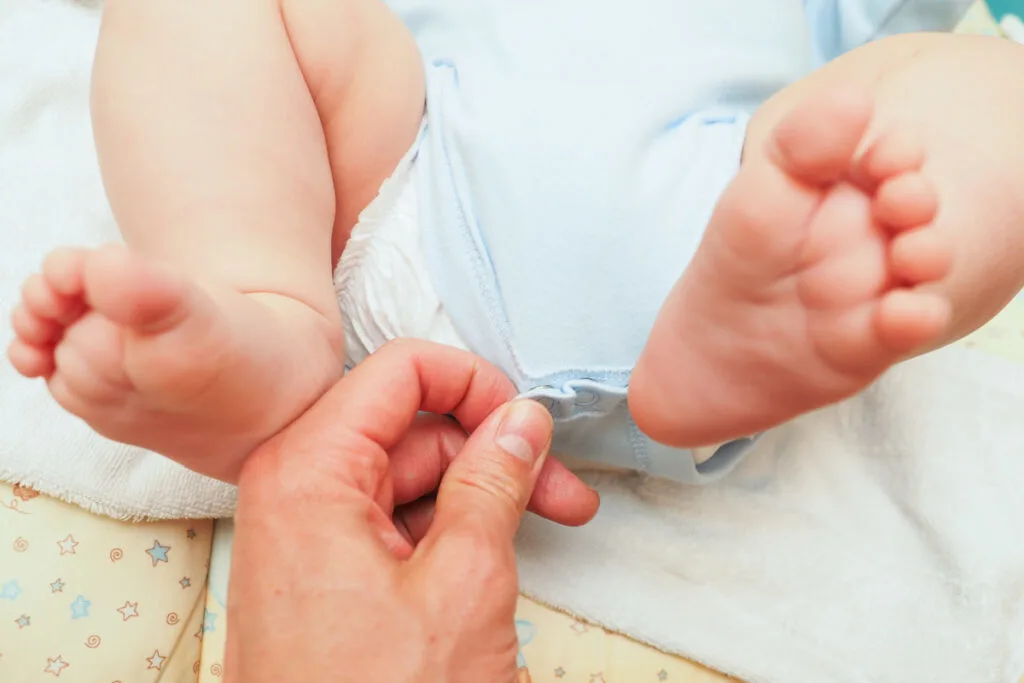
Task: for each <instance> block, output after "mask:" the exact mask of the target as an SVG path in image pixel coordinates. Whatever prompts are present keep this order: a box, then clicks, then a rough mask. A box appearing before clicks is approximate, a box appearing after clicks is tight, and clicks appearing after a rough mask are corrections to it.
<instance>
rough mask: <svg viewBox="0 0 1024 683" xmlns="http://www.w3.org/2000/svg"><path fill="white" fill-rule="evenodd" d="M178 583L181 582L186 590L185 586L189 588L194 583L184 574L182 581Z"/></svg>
mask: <svg viewBox="0 0 1024 683" xmlns="http://www.w3.org/2000/svg"><path fill="white" fill-rule="evenodd" d="M178 583H180V584H181V587H182V589H183V590H184V589H185V588H188V587H189V586H191V585H192V579H190V578H188V577H187V576H183V577H181V581H179V582H178Z"/></svg>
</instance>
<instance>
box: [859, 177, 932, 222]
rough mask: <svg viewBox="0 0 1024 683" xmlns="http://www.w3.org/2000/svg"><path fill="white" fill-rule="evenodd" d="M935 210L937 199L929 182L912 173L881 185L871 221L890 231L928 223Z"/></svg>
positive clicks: (876, 196)
mask: <svg viewBox="0 0 1024 683" xmlns="http://www.w3.org/2000/svg"><path fill="white" fill-rule="evenodd" d="M938 209H939V197H938V194H937V193H936V192H935V188H934V186H933V185H932V183H931V181H929V180H928V179H927V178H925V177H924V175H923V174H921V173H919V172H914V171H912V172H909V173H903V174H900V175H897V176H894V177H892V178H890V179H888V180H886V181H885V182H884V183H882V185H880V186H879V188H878V191H877V193H876V194H875V199H874V202H873V206H872V212H873V214H874V216H875V220H877V221H878V222H879V223H881V224H882V225H883V226H885V227H886V228H887V229H889V230H891V231H893V232H902V231H903V230H910V229H911V228H917V227H919V226H922V225H924V224H926V223H930V222H931V221H932V220H933V219H934V218H935V214H936V213H937V212H938Z"/></svg>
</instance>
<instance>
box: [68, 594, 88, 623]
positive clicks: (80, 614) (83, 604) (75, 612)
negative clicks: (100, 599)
mask: <svg viewBox="0 0 1024 683" xmlns="http://www.w3.org/2000/svg"><path fill="white" fill-rule="evenodd" d="M90 607H92V603H91V602H89V601H88V600H86V599H85V598H84V597H83V596H81V595H79V596H78V597H77V598H75V601H74V602H73V603H71V618H72V619H84V618H85V617H87V616H89V608H90Z"/></svg>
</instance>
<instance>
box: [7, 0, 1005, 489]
mask: <svg viewBox="0 0 1024 683" xmlns="http://www.w3.org/2000/svg"><path fill="white" fill-rule="evenodd" d="M813 4H814V3H803V2H801V1H799V0H776V1H775V2H771V3H769V2H763V1H762V2H758V3H751V2H746V1H745V0H742V1H741V0H715V1H714V2H706V1H705V0H643V2H641V3H640V4H639V5H637V6H635V7H634V6H630V8H629V9H628V12H627V10H626V9H625V7H624V6H623V5H621V4H619V3H615V4H612V3H598V4H597V5H594V3H592V2H590V3H586V4H584V3H583V2H582V1H581V0H546V2H544V3H532V2H527V1H526V0H517V1H514V2H513V1H512V0H507V1H500V0H477V1H476V2H460V1H458V0H389V2H387V3H385V2H381V1H380V0H213V1H206V2H181V0H146V1H145V2H140V1H139V0H107V2H106V6H105V8H104V17H103V25H102V29H101V37H100V43H99V48H98V52H97V55H96V63H95V69H94V83H93V112H94V125H95V137H96V143H97V148H98V152H99V158H100V164H101V168H102V171H103V175H104V181H105V185H106V188H107V192H108V195H109V199H110V202H111V204H112V207H113V210H114V212H115V215H116V217H117V220H118V223H119V225H120V228H121V230H122V232H123V234H124V236H125V239H126V242H127V244H128V248H127V249H125V248H115V247H108V248H102V249H96V250H73V249H64V250H58V251H56V252H54V253H53V254H51V255H50V256H49V257H48V258H47V260H46V262H45V264H44V266H43V268H42V272H41V273H40V274H38V275H35V276H33V277H32V278H30V279H29V280H28V281H27V282H26V283H25V286H24V292H23V301H22V304H21V306H20V307H19V308H18V309H17V310H16V311H15V313H14V316H13V325H14V329H15V331H16V333H17V339H16V340H15V341H14V343H13V344H12V346H11V347H10V350H9V355H10V359H11V362H12V363H13V365H14V367H15V368H17V369H18V371H19V372H21V373H22V374H23V375H25V376H27V377H42V378H45V379H46V381H47V382H48V384H49V388H50V391H51V392H52V394H53V396H54V398H55V399H56V400H57V401H58V402H59V403H60V404H61V405H62V406H64V408H66V409H67V410H69V411H71V412H72V413H74V414H75V415H78V416H79V417H81V418H82V419H84V420H85V421H86V422H88V423H89V424H90V425H91V426H92V427H93V428H94V429H95V430H96V431H98V432H100V433H101V434H104V435H106V436H108V437H110V438H112V439H115V440H118V441H123V442H127V443H131V444H135V445H138V446H142V447H145V448H148V449H151V450H154V451H157V452H160V453H162V454H164V455H166V456H168V457H171V458H173V459H175V460H178V461H180V462H181V463H183V464H185V465H186V466H188V467H190V468H192V469H194V470H197V471H200V472H203V473H205V474H209V475H211V476H214V477H217V478H220V479H223V480H226V481H233V480H234V479H235V478H236V476H237V474H238V472H239V468H240V466H241V464H242V462H243V461H244V459H245V457H246V455H247V454H248V453H250V452H251V451H252V450H253V449H254V448H255V447H256V446H257V445H259V444H260V443H261V442H263V441H264V440H266V439H267V438H269V437H270V436H272V435H273V434H275V433H276V432H278V431H279V430H281V429H282V428H283V427H284V426H285V425H287V424H288V423H289V422H290V421H292V420H293V419H295V418H296V417H297V416H298V415H300V414H301V413H302V412H303V411H304V410H306V408H307V407H308V406H309V405H310V404H311V403H312V402H314V401H315V400H316V399H317V398H318V397H319V396H320V395H321V394H322V393H323V392H324V391H325V390H326V389H327V388H328V387H329V386H331V385H332V384H333V383H334V382H336V381H337V380H338V378H339V377H340V376H341V375H342V373H343V370H344V366H345V360H346V350H345V348H344V332H343V327H342V318H341V314H340V312H339V310H338V304H337V300H336V295H335V289H334V286H333V283H332V273H333V269H334V266H335V265H336V264H337V263H338V260H339V258H340V257H341V254H342V252H343V250H344V249H345V247H346V244H347V242H348V240H349V237H350V235H351V233H352V230H353V228H354V226H356V224H357V222H358V220H359V216H360V214H361V212H362V211H363V209H364V208H365V207H367V205H368V204H370V203H371V201H372V200H373V199H374V198H375V197H376V196H377V193H378V190H379V189H380V187H381V185H382V183H383V182H384V181H385V180H386V179H388V178H389V176H391V175H392V173H393V172H394V171H395V169H396V167H398V165H399V162H400V161H401V160H402V159H403V158H405V159H408V160H409V163H411V164H412V165H413V166H414V167H415V168H416V177H417V180H416V183H417V185H416V191H417V197H418V206H419V213H418V222H419V224H420V225H421V227H422V231H423V236H422V241H423V249H424V253H425V254H426V257H427V260H428V261H429V262H430V264H431V267H432V272H431V274H432V278H433V279H434V280H435V285H436V287H437V292H438V294H439V296H440V298H441V300H442V302H443V304H444V306H445V307H446V309H447V310H448V312H449V313H450V315H451V317H452V321H453V324H454V325H455V327H456V328H457V329H458V331H459V333H460V334H461V335H462V336H463V338H465V339H466V340H467V343H468V345H469V346H470V348H472V349H473V350H474V351H476V352H477V353H480V354H481V355H482V356H484V357H485V358H487V359H488V360H490V361H492V362H495V363H497V364H498V365H499V366H500V367H502V368H503V369H505V370H506V371H508V372H509V373H510V374H511V375H512V376H513V377H514V379H515V380H516V381H517V384H518V385H519V387H520V389H522V390H523V391H524V392H526V393H530V392H531V391H534V393H537V394H538V395H540V394H544V392H545V391H548V392H549V393H551V392H554V394H553V395H555V396H556V397H557V396H559V395H561V394H559V392H562V393H563V394H566V395H571V397H572V398H573V400H574V401H575V405H577V406H584V407H586V406H588V405H591V404H593V405H597V406H598V407H597V408H594V409H593V410H589V411H588V410H583V411H582V416H583V417H585V418H586V420H582V421H581V420H580V419H577V418H579V417H580V416H581V413H580V412H575V413H572V414H568V413H567V414H565V415H563V416H562V417H563V418H564V419H562V420H560V422H559V429H560V430H567V433H569V432H572V433H574V434H576V435H577V436H579V438H578V439H576V438H575V437H574V438H573V439H570V440H569V442H568V443H569V445H568V446H567V448H566V449H567V450H570V451H571V450H573V449H574V448H575V450H577V451H580V452H581V454H583V455H586V454H587V453H586V452H585V451H586V450H587V448H588V445H587V444H588V443H589V442H588V440H587V439H588V438H590V437H593V438H597V437H596V436H594V435H597V436H601V435H603V434H605V432H603V431H602V428H601V427H600V425H601V424H602V420H606V421H607V420H614V419H619V418H616V417H615V416H616V415H618V413H620V412H622V411H624V410H627V409H628V414H627V416H626V418H623V420H624V421H622V424H621V425H619V426H616V427H615V429H617V430H620V431H622V430H625V431H623V432H622V433H624V434H626V433H627V432H628V434H627V436H628V441H629V443H631V444H634V445H636V444H638V443H641V441H638V435H637V433H634V432H630V431H629V430H630V429H631V428H632V426H638V427H639V429H640V430H642V432H644V433H646V434H647V435H648V436H649V437H651V438H652V439H654V440H655V441H658V442H661V443H664V444H669V445H671V446H673V447H697V446H708V445H712V444H718V443H721V442H724V441H727V440H730V439H737V438H740V437H744V436H748V435H752V434H756V433H758V432H760V431H762V430H764V429H767V428H770V427H772V426H774V425H778V424H780V423H782V422H784V421H787V420H789V419H791V418H793V417H795V416H797V415H800V414H802V413H805V412H807V411H810V410H813V409H816V408H818V407H821V406H824V405H827V404H830V403H833V402H836V401H838V400H840V399H843V398H845V397H848V396H850V395H852V394H854V393H856V392H857V391H859V390H861V389H863V388H864V387H865V386H866V385H868V384H869V383H870V382H872V381H873V380H874V379H875V378H877V377H878V376H879V374H880V373H882V372H883V371H885V370H886V369H887V368H889V367H890V366H891V365H893V364H894V363H896V362H898V361H900V360H902V359H905V358H907V357H909V356H912V355H914V354H918V353H921V352H923V351H926V350H928V349H933V348H936V347H938V346H941V345H944V344H948V343H950V342H951V341H953V340H955V339H957V338H959V337H961V336H963V335H964V334H967V333H968V332H970V331H972V330H974V329H975V328H977V327H978V326H980V325H981V324H982V323H984V322H985V321H987V320H988V319H989V318H990V317H992V316H993V315H994V314H995V313H996V312H997V311H998V310H999V309H1000V308H1001V307H1002V306H1003V305H1004V304H1005V303H1007V302H1008V301H1009V300H1010V299H1011V298H1012V297H1013V295H1014V294H1015V293H1016V292H1017V291H1018V290H1019V289H1020V288H1021V286H1022V284H1024V193H1022V192H1021V191H1020V190H1019V183H1020V182H1021V179H1022V178H1024V155H1021V154H1020V149H1021V144H1022V142H1024V140H1022V137H1024V80H1022V79H1021V78H1020V77H1019V75H1020V74H1021V73H1024V48H1021V47H1020V46H1015V45H1012V44H1009V43H1007V42H1003V41H998V40H995V39H984V38H973V37H961V36H946V35H938V34H915V35H906V36H899V37H894V38H888V39H883V40H880V41H876V42H872V43H869V44H867V45H865V46H863V47H859V48H857V49H853V50H851V51H849V52H847V53H846V54H844V55H842V56H840V57H839V58H838V59H835V60H834V61H831V62H829V63H828V64H827V65H825V66H824V67H822V68H820V69H818V70H817V71H814V72H813V73H810V71H811V69H810V66H811V53H812V51H811V48H810V47H809V45H808V43H807V39H806V33H807V24H806V16H805V14H804V13H805V12H807V11H808V10H807V9H806V5H813ZM818 4H821V3H818ZM893 4H894V5H896V4H899V3H893ZM865 41H866V38H865ZM851 47H852V46H851ZM828 56H831V55H828ZM995 83H998V84H999V86H998V87H996V86H994V85H990V84H995ZM772 93H776V94H774V96H771V97H770V98H769V95H771V94H772ZM765 100H767V101H765ZM761 102H764V103H763V104H760V103H761ZM758 105H760V106H758ZM424 112H426V113H425V114H424ZM978 120H983V121H985V126H983V127H981V128H979V127H977V126H975V125H973V124H974V122H976V121H978ZM967 131H970V132H969V133H968V132H967ZM979 137H980V138H982V139H979ZM410 150H412V152H410ZM673 282H674V284H673ZM574 283H575V284H574ZM659 306H660V312H659V311H658V307H659ZM580 339H586V340H588V341H587V343H586V344H585V345H584V344H580V343H579V342H580ZM574 354H578V355H579V357H580V360H578V361H577V360H574ZM382 390H386V388H382ZM627 392H628V403H627V402H626V400H625V399H626V395H627ZM555 403H557V402H555ZM627 406H628V408H627ZM617 411H618V412H617ZM629 416H631V418H632V421H633V422H630V421H629V419H628V418H629ZM556 417H558V416H557V415H556ZM620 417H621V415H620ZM582 423H586V424H589V425H590V426H589V427H586V428H581V427H579V424H582ZM634 423H635V425H634ZM616 424H618V423H616ZM574 425H576V426H574ZM595 425H596V426H595ZM620 426H621V429H620ZM574 429H575V430H577V431H576V432H573V430H574ZM580 429H583V431H582V432H581V431H579V430H580ZM587 429H589V430H590V431H589V432H587ZM588 434H589V437H588ZM591 440H593V439H591ZM638 448H639V447H638ZM637 452H638V453H639V455H637V458H638V460H639V461H643V460H644V456H643V455H642V453H646V452H647V451H646V450H644V449H642V448H641V449H640V450H638V451H637ZM641 464H642V463H641ZM699 464H700V463H699V462H698V463H697V465H698V466H699Z"/></svg>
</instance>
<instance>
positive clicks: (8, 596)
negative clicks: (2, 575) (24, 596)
mask: <svg viewBox="0 0 1024 683" xmlns="http://www.w3.org/2000/svg"><path fill="white" fill-rule="evenodd" d="M20 596H21V586H19V585H18V580H17V579H11V580H10V581H8V582H7V583H5V584H4V585H3V586H0V600H10V601H11V602H14V601H15V600H17V599H18V597H20Z"/></svg>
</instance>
